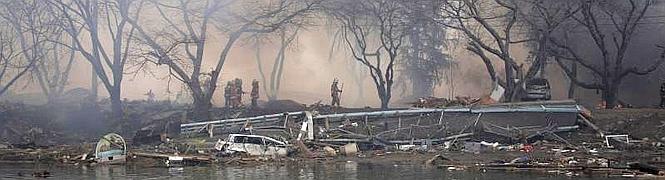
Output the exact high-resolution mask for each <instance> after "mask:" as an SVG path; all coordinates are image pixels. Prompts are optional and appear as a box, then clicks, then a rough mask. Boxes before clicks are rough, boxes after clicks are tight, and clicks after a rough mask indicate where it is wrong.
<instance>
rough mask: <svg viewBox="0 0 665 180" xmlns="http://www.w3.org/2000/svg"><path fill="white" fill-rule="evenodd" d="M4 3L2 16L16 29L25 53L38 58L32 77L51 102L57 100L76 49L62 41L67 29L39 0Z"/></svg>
mask: <svg viewBox="0 0 665 180" xmlns="http://www.w3.org/2000/svg"><path fill="white" fill-rule="evenodd" d="M2 7H3V8H5V11H6V12H7V13H6V14H4V15H3V18H5V19H6V20H7V22H9V23H10V24H11V26H12V27H13V29H14V31H15V32H16V36H15V37H16V39H17V40H18V44H19V46H20V47H21V49H22V51H23V52H24V53H22V55H23V57H24V58H25V59H33V60H37V63H36V64H35V68H33V69H32V70H31V74H32V76H33V77H34V78H33V79H36V80H37V82H38V84H39V86H40V87H41V90H42V92H43V93H44V95H45V96H46V97H47V99H48V103H54V102H55V101H56V100H57V99H58V98H59V97H60V95H62V93H63V92H64V89H65V85H66V84H67V81H68V79H69V71H70V69H71V67H72V64H73V61H74V52H73V50H70V49H67V50H63V49H62V46H60V45H59V43H60V41H61V40H62V36H63V35H64V34H63V33H64V32H63V30H62V28H61V26H57V24H58V23H59V19H58V18H57V16H58V15H57V14H53V13H52V11H49V9H48V8H49V7H48V4H47V3H44V2H40V1H29V0H26V1H11V2H5V3H3V4H2ZM69 45H71V44H69ZM63 59H64V60H63ZM62 61H64V62H62Z"/></svg>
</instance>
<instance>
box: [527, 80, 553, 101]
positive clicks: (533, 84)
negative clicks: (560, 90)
mask: <svg viewBox="0 0 665 180" xmlns="http://www.w3.org/2000/svg"><path fill="white" fill-rule="evenodd" d="M524 89H525V94H524V96H523V97H522V100H523V101H536V100H550V99H552V90H551V88H550V83H549V81H547V79H543V78H533V79H529V80H527V81H526V83H525V88H524Z"/></svg>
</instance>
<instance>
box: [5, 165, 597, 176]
mask: <svg viewBox="0 0 665 180" xmlns="http://www.w3.org/2000/svg"><path fill="white" fill-rule="evenodd" d="M44 170H46V171H49V172H50V174H51V176H52V177H50V178H51V179H275V180H278V179H349V180H355V179H377V180H386V179H566V178H569V177H567V176H566V175H563V174H560V175H556V174H543V173H526V172H519V173H517V172H500V171H488V172H478V171H448V170H445V169H438V168H432V167H425V166H421V165H400V164H392V165H386V164H373V163H358V162H353V161H346V162H344V161H341V162H321V163H307V164H291V165H258V166H226V167H225V166H191V167H172V168H165V167H152V168H146V167H135V166H96V167H79V166H50V165H43V164H0V179H33V178H34V177H32V173H33V172H37V171H44ZM20 174H22V175H20ZM575 179H607V177H584V176H582V177H575Z"/></svg>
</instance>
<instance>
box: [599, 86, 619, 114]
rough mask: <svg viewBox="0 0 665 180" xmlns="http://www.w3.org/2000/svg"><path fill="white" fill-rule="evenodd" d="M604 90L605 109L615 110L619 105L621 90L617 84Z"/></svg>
mask: <svg viewBox="0 0 665 180" xmlns="http://www.w3.org/2000/svg"><path fill="white" fill-rule="evenodd" d="M605 87H606V88H605V89H603V100H604V101H605V109H613V108H614V107H616V105H617V101H618V94H619V89H618V87H617V85H616V84H609V85H607V86H605Z"/></svg>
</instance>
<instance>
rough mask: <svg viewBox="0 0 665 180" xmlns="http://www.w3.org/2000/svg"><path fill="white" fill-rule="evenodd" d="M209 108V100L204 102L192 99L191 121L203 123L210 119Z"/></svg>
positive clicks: (203, 100)
mask: <svg viewBox="0 0 665 180" xmlns="http://www.w3.org/2000/svg"><path fill="white" fill-rule="evenodd" d="M210 108H212V104H211V103H210V100H205V99H202V98H200V97H198V98H197V97H195V98H194V109H193V111H194V112H193V113H194V114H193V117H192V118H193V119H194V120H196V121H204V120H209V119H210Z"/></svg>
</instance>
